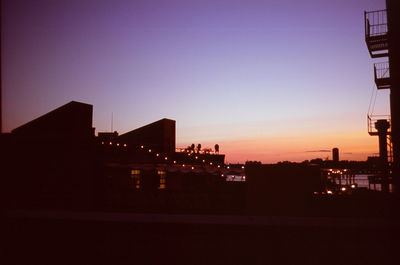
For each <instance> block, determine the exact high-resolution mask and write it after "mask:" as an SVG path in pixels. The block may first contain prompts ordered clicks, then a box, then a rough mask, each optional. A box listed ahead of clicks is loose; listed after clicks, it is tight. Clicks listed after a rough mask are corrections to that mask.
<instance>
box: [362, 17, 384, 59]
mask: <svg viewBox="0 0 400 265" xmlns="http://www.w3.org/2000/svg"><path fill="white" fill-rule="evenodd" d="M364 25H365V41H366V43H367V47H368V51H369V53H370V55H371V57H372V58H376V57H384V56H388V34H387V33H388V26H387V14H386V10H377V11H370V12H364Z"/></svg>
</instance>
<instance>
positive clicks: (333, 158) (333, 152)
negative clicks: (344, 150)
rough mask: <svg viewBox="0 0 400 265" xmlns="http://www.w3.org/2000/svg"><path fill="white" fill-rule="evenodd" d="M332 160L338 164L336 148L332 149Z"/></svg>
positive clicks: (337, 150)
mask: <svg viewBox="0 0 400 265" xmlns="http://www.w3.org/2000/svg"><path fill="white" fill-rule="evenodd" d="M332 160H333V162H339V149H338V148H336V147H335V148H333V149H332Z"/></svg>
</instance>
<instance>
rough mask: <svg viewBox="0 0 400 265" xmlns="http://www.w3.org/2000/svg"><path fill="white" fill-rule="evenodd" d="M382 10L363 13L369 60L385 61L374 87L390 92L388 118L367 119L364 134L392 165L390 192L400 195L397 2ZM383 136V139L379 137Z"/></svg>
mask: <svg viewBox="0 0 400 265" xmlns="http://www.w3.org/2000/svg"><path fill="white" fill-rule="evenodd" d="M386 7H387V9H385V10H377V11H370V12H365V13H364V23H365V41H366V44H367V47H368V51H369V53H370V55H371V57H372V58H386V61H384V62H379V63H375V64H374V77H375V83H376V87H377V89H390V116H389V117H387V118H386V119H382V117H376V116H375V117H374V116H372V115H371V116H370V115H368V132H369V134H370V135H378V136H379V138H380V139H379V146H380V154H381V157H382V156H383V157H386V160H388V161H389V163H390V164H392V172H393V173H392V179H393V191H394V192H396V193H398V192H400V189H399V188H400V104H399V102H400V48H399V47H400V40H399V36H400V27H399V25H400V16H399V15H398V13H399V11H400V1H397V0H386ZM374 124H375V128H374V127H373V125H374ZM386 127H387V128H386ZM385 128H386V130H385ZM380 130H381V131H380ZM383 131H385V133H383ZM383 134H385V137H383V136H381V135H383ZM387 147H389V149H387ZM385 150H386V152H385ZM382 171H383V173H384V172H385V171H386V172H387V174H389V172H390V170H387V167H386V168H385V167H384V166H383V168H382ZM384 174H385V173H384ZM387 174H386V175H387ZM386 177H388V176H386Z"/></svg>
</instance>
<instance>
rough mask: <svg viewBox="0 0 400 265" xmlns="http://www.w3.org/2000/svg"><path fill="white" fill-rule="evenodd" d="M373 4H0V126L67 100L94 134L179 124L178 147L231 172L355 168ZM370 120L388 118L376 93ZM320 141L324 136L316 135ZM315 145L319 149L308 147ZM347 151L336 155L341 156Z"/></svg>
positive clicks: (362, 136)
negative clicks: (88, 117) (213, 153)
mask: <svg viewBox="0 0 400 265" xmlns="http://www.w3.org/2000/svg"><path fill="white" fill-rule="evenodd" d="M384 8H385V1H384V0H376V1H372V0H335V1H333V0H314V1H311V0H307V1H300V0H298V1H288V0H281V1H277V0H276V1H268V0H264V1H253V0H246V1H244V0H243V1H234V0H229V1H227V0H223V1H219V0H207V1H201V0H198V1H195V0H193V1H191V0H185V1H169V0H159V1H152V0H146V1H133V0H131V1H122V0H113V1H112V0H92V1H89V0H53V1H52V0H46V1H44V0H34V1H33V0H32V1H31V0H25V1H20V0H3V14H2V19H3V21H2V23H3V35H2V43H1V44H2V53H3V54H2V60H3V61H2V64H3V130H4V131H5V132H8V131H10V130H12V129H14V128H15V127H17V126H20V125H22V124H24V123H26V122H28V121H30V120H32V119H34V118H36V117H38V116H40V115H43V114H44V113H46V112H48V111H50V110H52V109H54V108H56V107H58V106H60V105H63V104H65V103H67V102H69V101H71V100H76V101H81V102H86V103H90V104H93V105H94V127H96V132H98V131H109V130H110V123H111V122H110V120H111V113H114V130H117V131H119V132H120V133H124V132H127V131H129V130H132V129H134V128H137V127H140V126H142V125H145V124H147V123H150V122H153V121H155V120H158V119H161V118H170V119H174V120H176V121H177V146H178V147H180V146H186V145H188V144H191V143H192V142H193V143H202V144H203V146H207V145H209V146H210V147H211V146H213V145H214V143H217V142H218V143H220V146H221V151H222V152H225V153H226V154H227V161H228V162H237V161H240V162H243V161H245V160H247V159H250V160H261V161H263V162H275V161H281V160H300V161H301V160H303V159H309V158H314V157H326V156H328V155H330V154H329V153H327V154H324V152H322V154H320V153H318V152H316V153H313V152H307V151H311V150H330V149H331V148H332V147H335V146H337V147H339V148H340V150H341V151H343V156H342V158H344V159H365V158H366V157H367V156H368V155H371V154H372V153H374V152H376V150H377V139H376V138H375V137H370V136H368V134H367V131H366V114H367V110H368V104H369V101H370V97H371V93H372V89H373V68H372V63H373V60H372V59H371V58H370V57H369V54H368V51H367V48H366V45H365V42H364V32H363V30H364V25H363V23H364V21H363V12H364V10H374V9H384ZM377 100H378V101H377V104H376V108H375V112H376V113H375V114H386V113H387V112H388V110H387V108H388V97H387V93H386V94H385V92H379V95H378V99H377ZM323 136H325V137H326V138H323ZM316 139H318V140H316ZM346 154H347V156H346Z"/></svg>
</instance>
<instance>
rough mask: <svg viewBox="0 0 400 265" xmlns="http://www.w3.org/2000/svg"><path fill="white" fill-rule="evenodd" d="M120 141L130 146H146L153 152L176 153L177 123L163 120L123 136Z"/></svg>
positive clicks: (119, 138)
mask: <svg viewBox="0 0 400 265" xmlns="http://www.w3.org/2000/svg"><path fill="white" fill-rule="evenodd" d="M118 141H120V142H121V143H122V142H123V143H125V144H127V145H128V146H138V147H139V146H142V145H143V146H146V148H149V149H151V150H152V152H159V153H165V154H172V153H174V152H175V121H174V120H169V119H162V120H159V121H156V122H153V123H151V124H148V125H145V126H143V127H140V128H138V129H135V130H132V131H130V132H127V133H124V134H121V135H120V136H119V137H118Z"/></svg>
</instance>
